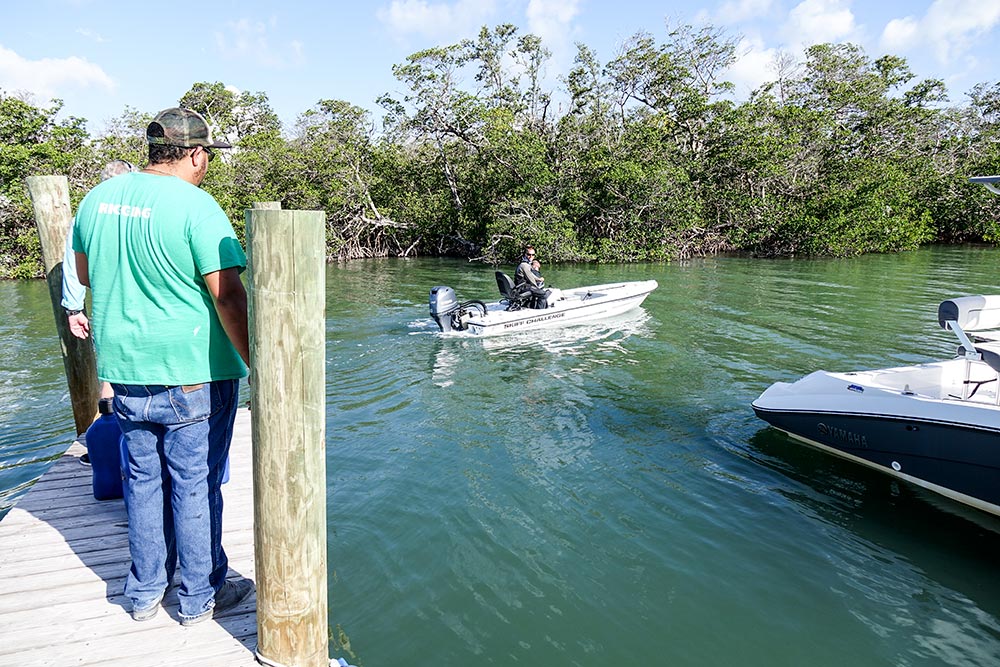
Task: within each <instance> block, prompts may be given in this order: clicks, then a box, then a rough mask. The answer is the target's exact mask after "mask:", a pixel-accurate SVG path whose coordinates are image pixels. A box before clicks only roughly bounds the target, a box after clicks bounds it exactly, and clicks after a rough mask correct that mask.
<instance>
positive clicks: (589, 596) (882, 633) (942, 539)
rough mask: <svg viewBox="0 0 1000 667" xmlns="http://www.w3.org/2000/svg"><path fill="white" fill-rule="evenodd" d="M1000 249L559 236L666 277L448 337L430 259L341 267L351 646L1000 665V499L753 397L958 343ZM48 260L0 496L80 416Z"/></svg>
mask: <svg viewBox="0 0 1000 667" xmlns="http://www.w3.org/2000/svg"><path fill="white" fill-rule="evenodd" d="M998 265H1000V251H997V250H993V249H979V248H930V249H925V250H921V251H919V252H915V253H909V254H903V255H896V256H885V257H882V256H876V257H864V258H860V259H853V260H782V261H764V260H748V259H738V258H715V259H706V260H698V261H691V262H683V263H674V264H669V265H661V264H647V265H635V266H613V267H595V266H558V267H548V268H547V271H546V277H547V279H548V281H549V282H550V283H552V284H553V285H556V286H567V287H568V286H574V285H580V284H593V283H600V282H610V281H615V280H638V279H645V278H655V279H656V280H658V281H659V283H660V288H659V289H658V290H657V291H656V292H654V293H653V294H652V295H651V296H650V297H649V298H648V299H647V301H646V302H645V304H644V306H643V308H642V309H641V310H640V311H636V312H635V313H634V314H632V315H631V316H627V317H624V318H622V319H620V320H619V321H617V322H614V323H613V325H611V326H594V327H577V328H574V329H569V330H565V331H560V332H550V333H540V334H534V335H531V334H519V335H517V336H515V337H509V338H502V339H493V340H462V339H443V338H441V337H440V336H439V335H437V333H436V327H434V325H433V323H432V322H430V320H429V319H427V317H426V315H427V310H426V302H427V293H428V290H429V288H430V287H431V286H433V285H438V284H447V285H450V286H452V287H454V288H455V290H456V291H457V292H458V295H459V297H460V298H463V299H469V298H477V297H478V298H482V297H484V296H490V297H492V295H493V293H494V292H495V289H496V287H495V283H494V280H493V275H492V271H491V270H489V269H487V268H484V267H481V266H472V265H468V264H465V263H462V262H457V261H444V260H416V261H405V260H384V261H370V262H355V263H350V264H348V265H346V266H335V267H331V268H330V269H329V274H328V289H329V296H328V302H327V303H328V307H327V316H328V328H327V350H328V353H327V365H328V368H327V399H328V403H327V405H328V408H327V410H328V412H327V416H328V431H327V452H328V458H327V467H328V496H327V497H328V508H329V549H330V551H329V563H330V630H331V637H332V642H331V655H333V656H343V657H346V658H348V659H349V660H350V661H351V662H352V663H354V664H357V665H360V666H362V667H375V666H392V667H395V666H402V665H407V666H409V667H415V666H419V665H428V666H435V667H440V666H445V665H447V666H458V667H465V666H472V665H493V664H503V665H509V664H521V665H532V666H540V667H541V666H545V667H548V666H554V665H593V666H595V667H596V666H601V667H605V666H607V665H628V666H633V665H635V666H638V665H644V666H645V665H761V666H764V665H768V666H771V665H805V664H809V665H830V666H837V667H840V666H842V665H852V666H853V665H997V664H1000V578H998V577H996V576H995V575H996V563H997V554H998V553H1000V527H998V526H997V522H995V521H993V520H992V519H991V518H988V517H986V516H985V515H977V514H974V513H970V512H964V511H963V510H961V508H959V507H958V506H956V505H953V504H951V503H949V502H947V501H944V500H938V499H937V498H935V497H934V496H932V495H930V494H928V493H926V492H923V491H921V490H918V489H915V488H911V487H909V486H907V485H904V484H901V483H898V482H895V481H892V480H891V479H889V478H888V477H885V476H882V475H879V474H877V473H875V472H873V471H868V470H866V469H862V468H860V467H858V466H854V465H852V464H849V463H847V462H841V461H838V460H833V459H831V458H830V457H828V456H826V455H823V454H821V453H817V452H813V451H811V450H806V449H804V448H803V447H801V446H800V445H797V444H795V443H794V442H793V441H791V440H789V439H787V438H786V437H784V436H782V435H781V434H779V433H777V432H776V431H774V430H772V429H770V428H768V427H766V425H765V424H764V423H763V422H760V421H758V420H757V419H756V418H755V417H754V416H753V412H752V411H751V410H750V407H749V403H750V401H751V400H752V399H753V398H755V397H756V396H757V395H758V394H759V393H760V392H761V391H762V390H763V389H764V388H765V387H767V386H768V385H769V384H770V383H772V382H774V381H777V380H789V379H793V378H796V377H799V376H801V375H804V374H806V373H808V372H810V371H813V370H816V369H818V368H824V369H828V370H851V369H858V368H869V367H880V366H889V365H897V364H908V363H915V362H920V361H925V360H929V359H932V358H935V357H939V356H944V355H950V354H951V353H953V351H954V349H955V343H954V342H953V341H952V340H950V338H949V336H948V334H946V333H945V332H943V331H941V330H939V329H938V328H937V325H936V307H937V303H938V302H939V301H940V300H942V299H944V298H948V297H951V296H957V295H962V294H971V293H981V292H996V291H998V290H997V279H996V276H997V267H998ZM53 329H54V328H53V325H52V314H51V308H50V306H49V305H48V303H47V294H46V291H45V286H44V284H42V283H41V282H32V283H4V284H0V337H2V340H3V344H4V349H5V350H6V354H5V355H3V356H0V414H2V415H3V417H2V419H3V428H2V431H0V489H2V490H0V506H3V505H9V504H10V502H11V498H12V497H14V496H16V495H17V494H18V493H20V492H21V491H22V490H23V488H24V487H25V486H26V485H28V484H30V481H31V480H32V479H33V478H34V477H36V476H37V475H38V474H39V473H40V472H41V471H42V470H44V468H45V466H46V461H47V460H48V459H51V457H53V456H57V455H58V454H59V453H60V452H61V450H62V449H64V448H65V446H66V444H67V442H68V441H69V437H68V434H69V432H70V430H71V429H72V418H71V411H70V407H69V401H68V396H67V394H66V389H65V380H64V377H63V371H62V366H61V362H60V361H59V358H58V347H57V343H56V342H55V339H54V333H53Z"/></svg>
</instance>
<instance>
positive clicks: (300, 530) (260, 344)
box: [247, 209, 329, 667]
mask: <svg viewBox="0 0 1000 667" xmlns="http://www.w3.org/2000/svg"><path fill="white" fill-rule="evenodd" d="M247 250H248V260H249V275H250V277H249V284H250V289H249V304H250V361H251V371H250V391H251V403H250V404H251V410H250V415H251V424H252V433H253V436H252V438H253V454H254V461H253V470H254V540H255V543H256V549H255V551H256V553H255V564H256V573H257V658H258V660H260V661H261V662H262V663H264V664H266V665H283V666H287V667H326V666H327V665H328V664H329V657H328V645H327V637H328V634H327V627H328V625H327V576H326V382H325V378H324V370H325V368H326V345H325V339H326V316H325V312H326V267H325V263H324V261H325V257H326V251H325V215H324V214H323V212H322V211H280V210H267V209H251V210H248V211H247Z"/></svg>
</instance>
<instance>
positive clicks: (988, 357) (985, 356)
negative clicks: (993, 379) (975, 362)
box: [958, 345, 1000, 373]
mask: <svg viewBox="0 0 1000 667" xmlns="http://www.w3.org/2000/svg"><path fill="white" fill-rule="evenodd" d="M974 349H975V351H976V353H978V354H979V358H980V359H981V360H982V361H983V363H985V364H986V365H987V366H989V367H990V368H992V369H993V370H994V371H996V372H997V373H1000V351H997V350H992V349H990V348H989V347H987V346H986V345H976V346H975V348H974ZM966 352H967V350H966V349H965V346H964V345H959V346H958V356H960V357H964V356H966Z"/></svg>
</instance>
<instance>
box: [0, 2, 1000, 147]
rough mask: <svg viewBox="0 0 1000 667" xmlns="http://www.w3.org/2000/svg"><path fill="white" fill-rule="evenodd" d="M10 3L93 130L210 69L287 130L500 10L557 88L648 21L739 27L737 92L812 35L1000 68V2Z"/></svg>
mask: <svg viewBox="0 0 1000 667" xmlns="http://www.w3.org/2000/svg"><path fill="white" fill-rule="evenodd" d="M4 4H5V5H6V6H5V7H4V10H3V12H2V16H0V21H2V22H0V89H2V90H3V91H4V92H5V93H6V94H8V95H10V94H15V95H22V94H25V93H27V94H29V95H30V97H29V99H30V100H31V101H32V102H34V103H36V104H46V103H47V102H48V100H49V99H50V98H53V97H58V98H61V99H63V100H64V101H65V107H64V112H63V115H74V116H81V117H84V118H87V119H88V121H89V127H90V129H91V131H92V132H100V131H101V130H102V129H103V128H104V126H105V125H106V122H107V121H108V120H109V119H112V118H114V117H117V116H119V115H121V113H122V112H123V111H125V108H126V106H130V107H133V108H136V109H138V110H139V111H144V112H149V113H155V112H156V111H158V110H159V109H161V108H165V107H168V106H172V105H174V104H176V103H177V100H178V98H179V97H180V96H181V95H183V94H184V93H185V92H186V91H187V90H188V89H189V88H190V87H191V85H192V84H193V83H195V82H198V81H208V82H215V81H221V82H223V83H224V84H226V85H228V86H231V87H233V88H234V89H236V90H249V91H254V92H256V91H263V92H265V93H266V94H267V95H268V98H269V99H270V102H271V105H272V107H273V108H274V109H275V111H277V112H278V114H279V115H280V116H281V118H282V121H283V122H284V123H285V124H286V128H290V127H291V125H292V123H293V122H294V120H295V118H296V117H297V116H298V115H299V114H301V113H302V112H303V111H305V110H307V109H309V108H311V107H312V106H314V105H315V104H316V102H317V101H319V100H321V99H344V100H347V101H349V102H351V103H353V104H356V105H358V106H361V107H364V108H367V109H370V110H373V111H374V110H375V109H376V108H377V107H376V105H375V99H376V98H377V97H378V96H379V95H380V94H382V93H393V94H401V93H402V90H401V87H400V85H399V84H398V82H397V81H396V80H395V79H394V77H393V76H392V65H393V64H396V63H402V62H404V61H405V59H406V56H408V55H410V54H411V53H414V52H415V51H418V50H420V49H423V48H427V47H430V46H435V45H445V44H452V43H456V42H457V41H459V40H461V39H463V38H466V37H475V36H476V34H477V33H478V31H479V28H480V27H482V26H483V25H489V26H494V25H497V24H500V23H513V24H515V25H517V26H518V27H519V28H520V33H521V34H524V33H528V32H531V33H534V34H537V35H539V36H540V37H542V39H543V42H544V44H545V45H546V46H547V47H548V48H549V49H550V50H551V51H552V53H553V58H552V60H551V61H550V62H549V64H548V67H547V80H548V81H550V83H551V87H553V88H557V87H558V85H559V83H558V82H559V78H560V77H562V76H564V75H565V74H566V72H567V71H568V70H569V68H570V65H571V63H572V59H573V56H574V54H575V47H574V43H575V42H582V43H584V44H586V45H587V46H589V47H590V48H591V49H593V50H594V51H596V53H597V56H598V58H599V60H600V61H601V62H602V63H604V62H607V61H608V60H611V59H612V58H613V57H614V55H615V52H616V50H617V49H618V48H619V47H620V46H621V45H622V43H623V42H624V41H625V40H627V39H628V38H629V37H630V36H631V35H633V34H635V33H636V32H639V31H646V32H649V33H651V34H652V35H653V36H654V37H657V38H658V39H660V40H663V39H664V38H665V36H666V32H667V31H666V28H665V26H666V24H667V22H668V21H670V22H672V23H677V22H682V23H690V24H692V25H696V26H698V25H702V24H704V23H711V24H713V25H715V26H717V27H719V28H723V29H725V30H726V31H727V32H728V33H729V34H730V35H732V36H734V37H738V38H740V47H739V55H740V59H739V61H738V62H737V63H736V65H734V67H733V68H732V70H731V71H730V72H729V77H728V78H729V79H730V80H731V81H733V82H734V83H736V85H737V91H738V96H745V95H746V93H748V92H749V91H750V90H752V89H753V88H754V87H755V86H757V85H759V84H760V83H762V82H763V81H766V80H768V79H769V78H770V77H771V74H772V72H773V70H772V69H771V68H772V63H773V62H774V58H775V56H776V55H777V54H779V53H782V52H784V53H789V54H791V55H793V56H800V55H801V49H802V46H803V45H809V44H815V43H819V42H825V41H832V42H838V41H851V42H854V43H857V44H860V45H861V46H863V47H864V48H865V50H866V52H867V53H868V55H869V56H871V57H873V58H875V57H878V56H880V55H883V54H887V53H891V54H894V55H899V56H902V57H904V58H906V59H907V61H908V62H909V64H910V66H911V68H912V70H913V71H914V73H915V74H916V75H917V76H918V77H919V78H928V77H935V78H941V79H944V80H945V82H946V84H947V85H948V89H949V92H950V95H951V99H952V100H953V101H955V102H961V101H963V99H964V94H965V93H966V92H967V91H968V90H969V89H971V88H972V86H973V85H975V84H976V83H981V82H995V81H997V80H998V79H1000V76H998V74H997V71H998V68H997V64H998V62H1000V53H998V52H1000V49H998V48H997V47H998V46H1000V1H998V0H878V1H875V0H864V1H857V2H855V1H853V0H722V1H719V0H700V1H699V0H691V1H688V2H679V1H677V0H662V1H660V2H651V1H647V2H641V1H636V0H617V1H607V0H372V1H370V2H367V3H366V2H357V1H354V2H343V1H341V0H333V1H328V2H316V1H313V2H300V1H299V0H284V1H283V2H274V1H273V0H268V1H264V0H221V1H214V0H204V1H203V2H202V3H201V4H200V5H190V6H186V5H181V4H177V5H174V4H172V3H169V2H156V3H146V2H135V0H132V1H129V2H124V1H121V0H19V1H17V2H14V1H11V2H7V3H4ZM175 7H176V8H175ZM188 7H196V8H197V9H189V8H188ZM991 58H994V60H993V61H991ZM472 83H473V82H471V81H470V82H469V86H470V88H471V87H472Z"/></svg>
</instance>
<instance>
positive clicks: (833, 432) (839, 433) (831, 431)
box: [816, 422, 868, 447]
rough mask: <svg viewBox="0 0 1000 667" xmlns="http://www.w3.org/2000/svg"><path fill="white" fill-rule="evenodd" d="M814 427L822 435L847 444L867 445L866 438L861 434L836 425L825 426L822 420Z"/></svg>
mask: <svg viewBox="0 0 1000 667" xmlns="http://www.w3.org/2000/svg"><path fill="white" fill-rule="evenodd" d="M816 428H817V429H819V432H820V433H822V434H823V435H828V436H830V437H832V438H834V439H835V440H840V441H841V442H846V443H847V444H849V445H854V446H855V447H867V446H868V438H867V437H866V436H863V435H859V434H857V433H854V432H852V431H848V430H846V429H842V428H838V427H836V426H827V425H826V424H824V423H823V422H820V423H818V424H816Z"/></svg>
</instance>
